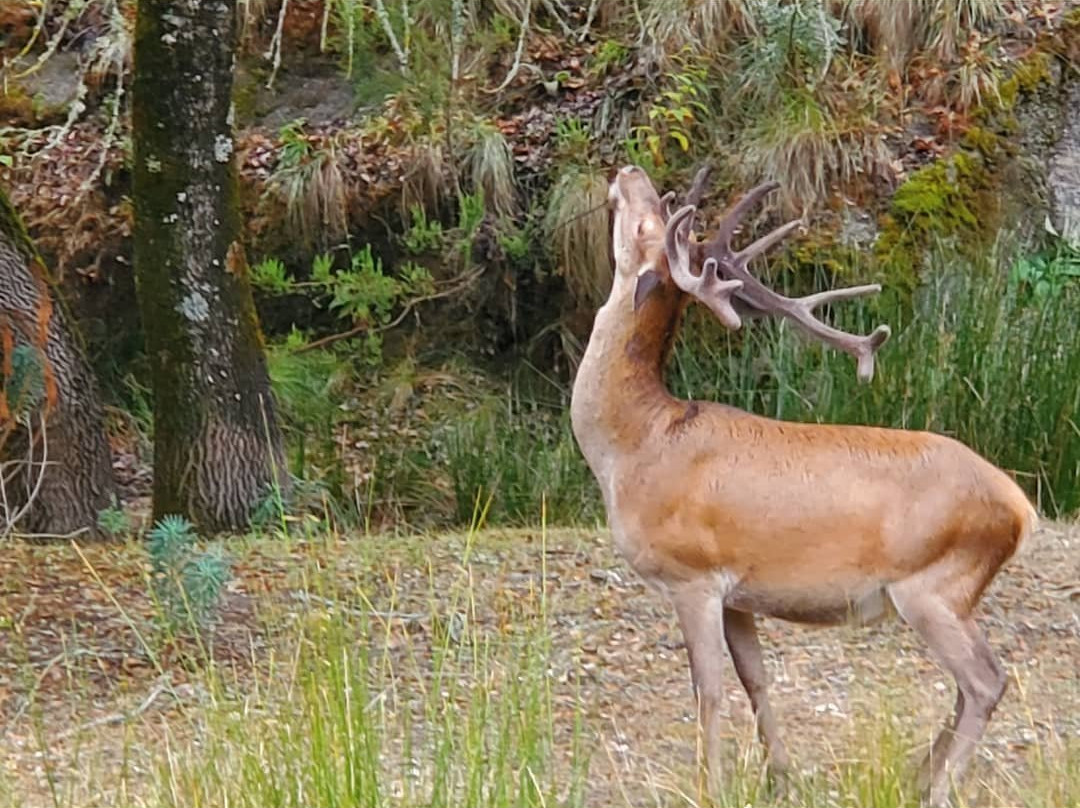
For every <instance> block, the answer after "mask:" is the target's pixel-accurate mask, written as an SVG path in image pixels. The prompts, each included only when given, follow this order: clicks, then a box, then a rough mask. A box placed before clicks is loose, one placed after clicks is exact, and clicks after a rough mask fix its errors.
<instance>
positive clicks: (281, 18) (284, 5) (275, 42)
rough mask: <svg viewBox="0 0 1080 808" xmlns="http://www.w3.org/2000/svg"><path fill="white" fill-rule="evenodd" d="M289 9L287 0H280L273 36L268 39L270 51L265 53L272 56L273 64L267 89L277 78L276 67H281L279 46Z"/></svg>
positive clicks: (282, 39)
mask: <svg viewBox="0 0 1080 808" xmlns="http://www.w3.org/2000/svg"><path fill="white" fill-rule="evenodd" d="M288 11H289V0H281V10H280V11H279V12H278V18H277V28H276V29H274V38H273V39H271V40H270V51H269V52H268V53H267V54H266V56H267V57H271V56H272V57H273V59H274V66H273V68H272V69H271V71H270V78H269V79H267V81H266V86H267V88H268V89H269V88H270V87H273V86H274V79H275V78H277V72H278V69H279V68H280V67H281V46H282V42H283V41H284V32H285V15H286V14H287V13H288Z"/></svg>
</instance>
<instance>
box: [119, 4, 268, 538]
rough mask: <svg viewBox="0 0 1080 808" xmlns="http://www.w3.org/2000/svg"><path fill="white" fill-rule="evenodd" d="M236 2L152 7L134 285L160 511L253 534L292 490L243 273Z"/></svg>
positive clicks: (141, 90)
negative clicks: (278, 494)
mask: <svg viewBox="0 0 1080 808" xmlns="http://www.w3.org/2000/svg"><path fill="white" fill-rule="evenodd" d="M235 11H236V9H235V4H234V3H233V2H223V1H221V0H219V1H217V2H213V1H212V2H204V3H200V4H191V3H187V2H182V0H141V2H140V3H139V9H138V17H137V21H136V35H135V78H134V86H133V121H132V124H133V138H134V143H135V167H134V204H135V233H134V242H135V277H136V284H137V290H138V296H139V305H140V310H141V314H142V318H143V327H144V331H145V333H146V340H147V349H148V354H149V357H150V363H151V367H152V383H153V389H154V400H155V403H154V418H155V429H154V513H155V516H159V517H160V516H162V515H164V514H166V513H180V514H183V515H185V516H188V517H189V518H191V519H192V520H194V521H195V522H196V523H197V524H199V525H200V526H201V527H203V528H204V529H208V530H225V529H234V528H240V527H243V526H244V525H245V524H246V523H247V520H248V517H249V515H250V513H251V509H252V508H253V507H254V506H255V505H256V504H257V502H258V501H259V500H261V499H262V498H263V497H265V496H267V495H268V494H269V493H270V492H271V491H272V490H275V489H276V490H278V491H282V490H284V488H285V487H286V483H287V480H286V478H285V476H284V462H283V453H282V449H281V436H280V432H279V430H278V426H277V418H276V415H275V408H274V404H273V400H272V397H271V392H270V385H269V379H268V374H267V368H266V360H265V357H264V355H263V351H262V343H261V338H260V335H259V328H258V320H257V317H256V314H255V308H254V303H253V300H252V295H251V288H250V285H249V282H248V278H247V276H246V274H245V273H242V272H232V271H229V267H230V266H231V265H232V264H233V263H235V262H234V261H233V260H230V254H231V252H235V251H236V250H237V249H238V248H239V249H242V248H240V247H239V244H240V228H241V222H240V218H239V210H238V191H237V179H236V166H235V158H234V155H233V151H234V150H233V146H232V144H233V140H232V137H233V136H232V131H231V125H230V114H229V108H230V102H231V91H232V72H233V46H234V42H235V35H236V32H235V26H236V19H235Z"/></svg>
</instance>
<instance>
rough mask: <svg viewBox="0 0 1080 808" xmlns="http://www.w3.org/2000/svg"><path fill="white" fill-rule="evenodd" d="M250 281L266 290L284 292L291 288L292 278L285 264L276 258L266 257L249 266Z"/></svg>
mask: <svg viewBox="0 0 1080 808" xmlns="http://www.w3.org/2000/svg"><path fill="white" fill-rule="evenodd" d="M251 283H252V284H253V285H254V286H255V287H256V288H257V289H262V290H264V291H267V292H273V293H277V294H284V293H285V292H289V291H291V290H292V279H291V278H290V277H289V275H288V272H287V270H286V269H285V264H283V263H282V262H281V261H279V260H278V259H277V258H266V259H264V260H262V261H260V262H259V263H257V264H255V266H253V267H252V268H251Z"/></svg>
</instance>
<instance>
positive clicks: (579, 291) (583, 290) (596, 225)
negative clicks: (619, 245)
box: [544, 166, 612, 308]
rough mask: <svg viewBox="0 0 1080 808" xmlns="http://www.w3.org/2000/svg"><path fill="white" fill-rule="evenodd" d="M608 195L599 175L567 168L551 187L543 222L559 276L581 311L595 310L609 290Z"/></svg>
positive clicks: (604, 182)
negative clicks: (564, 281) (582, 309)
mask: <svg viewBox="0 0 1080 808" xmlns="http://www.w3.org/2000/svg"><path fill="white" fill-rule="evenodd" d="M607 194H608V182H607V179H606V177H604V176H603V175H602V174H600V173H598V172H595V171H591V170H588V169H582V168H577V167H573V166H572V167H569V168H567V169H565V170H564V171H563V173H562V174H561V175H560V176H559V178H558V179H557V180H556V181H555V185H554V187H553V188H552V191H551V196H550V197H549V199H548V204H547V212H546V214H545V216H544V230H545V232H546V234H547V237H548V243H549V244H551V245H552V249H553V252H554V254H555V257H556V260H557V262H558V270H557V271H558V272H559V274H561V275H562V276H563V277H564V278H565V279H566V286H567V288H568V289H569V291H570V294H571V296H572V297H573V300H574V302H575V303H577V305H578V306H580V307H581V308H595V307H596V306H598V305H599V304H601V303H603V301H604V300H605V299H606V298H607V295H608V292H609V291H610V290H611V272H612V268H611V245H610V239H611V235H610V233H609V229H608V214H607Z"/></svg>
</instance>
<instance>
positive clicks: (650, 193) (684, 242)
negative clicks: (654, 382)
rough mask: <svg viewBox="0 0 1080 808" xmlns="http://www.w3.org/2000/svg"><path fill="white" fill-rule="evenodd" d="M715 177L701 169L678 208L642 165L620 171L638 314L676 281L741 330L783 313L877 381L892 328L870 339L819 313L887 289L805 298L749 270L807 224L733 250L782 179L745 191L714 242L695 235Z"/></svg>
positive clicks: (617, 245) (622, 238)
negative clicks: (754, 319) (750, 216)
mask: <svg viewBox="0 0 1080 808" xmlns="http://www.w3.org/2000/svg"><path fill="white" fill-rule="evenodd" d="M708 174H709V170H708V169H707V168H704V169H702V170H701V171H699V172H698V175H697V177H696V178H695V180H694V183H693V185H692V186H691V189H690V192H689V193H688V194H687V198H686V204H684V205H683V206H682V207H680V208H679V209H678V210H676V211H675V212H674V213H672V212H671V206H672V203H673V201H674V194H672V193H668V194H666V195H665V196H664V197H660V196H659V195H658V194H657V192H656V189H655V188H654V187H653V185H652V182H651V181H650V180H649V178H648V175H646V174H645V172H644V171H642V170H641V169H640V168H637V167H634V166H629V167H627V168H623V169H621V170H620V171H619V172H618V173H617V174H616V176H615V179H614V180H613V182H612V184H611V192H610V197H611V202H612V205H613V209H614V222H613V240H614V252H615V266H616V274H617V276H622V282H624V283H626V282H631V281H632V282H633V283H634V284H635V289H634V295H633V301H634V309H635V311H636V310H638V309H640V308H641V306H642V305H644V303H645V301H646V300H648V298H649V296H650V295H652V294H653V293H654V292H655V291H656V290H657V289H659V288H662V287H664V286H673V287H676V288H678V289H679V290H680V291H682V292H683V293H685V294H686V295H689V296H690V297H691V298H692V299H694V300H697V301H698V302H700V303H703V304H704V305H706V306H708V308H709V309H710V310H711V311H712V312H713V314H715V315H716V317H717V319H719V320H720V322H721V323H723V324H724V325H725V326H726V327H728V328H731V329H738V328H740V327H741V325H742V316H746V315H749V316H765V315H778V316H781V317H784V318H787V319H789V320H791V321H793V322H794V323H795V324H796V325H798V326H799V327H800V328H802V329H803V330H804V331H805V332H807V333H809V334H810V335H812V336H814V337H816V338H818V339H820V340H821V341H822V342H824V343H825V344H826V345H829V346H831V347H833V348H836V349H838V350H841V351H844V352H846V353H849V354H851V355H852V356H853V357H855V359H856V362H857V364H858V376H859V378H860V379H861V380H862V381H869V380H870V379H871V378H873V375H874V355H875V353H876V352H877V351H878V349H879V348H881V346H882V345H884V344H885V342H886V340H888V338H889V334H890V329H889V327H888V326H887V325H880V326H878V327H877V328H876V329H875V330H874V331H873V332H872V333H871V334H868V335H866V336H860V335H856V334H849V333H847V332H844V331H840V330H838V329H836V328H833V327H832V326H829V325H827V324H826V323H823V322H822V321H821V320H818V319H817V318H816V317H815V316H814V311H815V310H816V309H818V308H820V307H821V306H823V305H825V304H827V303H831V302H834V301H837V300H850V299H852V298H856V297H864V296H866V295H870V294H874V293H876V292H880V291H881V287H880V286H879V285H877V284H869V285H865V286H854V287H847V288H842V289H832V290H829V291H825V292H819V293H818V294H814V295H808V296H806V297H799V298H791V297H786V296H784V295H781V294H779V293H777V292H774V291H773V290H772V289H769V288H768V287H767V286H765V285H764V284H763V283H761V281H759V280H758V279H757V278H755V277H754V276H753V275H752V274H751V273H750V271H749V269H748V267H749V264H750V262H751V261H752V260H753V259H755V258H757V257H759V256H762V255H764V254H765V253H766V252H767V251H768V250H770V249H771V248H772V247H774V246H776V245H777V244H779V243H780V242H782V241H783V240H784V239H786V238H787V237H788V236H789V235H791V234H792V233H793V232H795V231H796V230H798V229H799V228H800V227H801V225H802V222H801V221H799V220H796V221H792V222H788V223H787V224H785V225H782V226H781V227H778V228H776V229H775V230H773V231H772V232H770V233H767V234H766V235H764V236H762V237H761V238H759V239H757V240H756V241H754V242H753V243H752V244H749V245H748V246H746V247H744V248H742V249H739V250H736V249H735V248H734V247H733V245H732V241H733V239H734V236H735V233H736V231H737V230H738V228H739V225H740V224H741V223H742V220H743V219H744V218H745V216H746V214H747V213H748V212H749V211H750V210H751V209H752V208H753V207H754V206H755V205H756V204H757V203H758V202H760V201H761V200H762V199H763V198H764V197H765V196H766V195H767V194H769V193H770V192H772V191H775V190H776V189H777V188H779V185H777V184H776V183H771V182H770V183H764V184H762V185H759V186H757V187H756V188H754V189H752V190H751V191H749V192H748V193H746V195H745V196H743V197H742V199H740V200H739V201H738V202H737V203H736V204H735V205H734V206H733V207H732V208H731V209H730V210H729V211H728V213H727V214H726V215H725V216H724V217H723V218H722V219H721V221H720V223H719V224H718V225H717V226H716V230H715V231H714V233H713V234H712V235H711V236H710V237H709V238H708V239H707V240H705V241H698V240H696V239H695V238H694V237H693V234H692V229H693V224H694V217H695V214H696V213H697V205H698V203H699V202H700V199H701V196H702V194H703V192H704V189H705V184H706V182H707V179H708ZM631 276H632V277H631Z"/></svg>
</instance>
